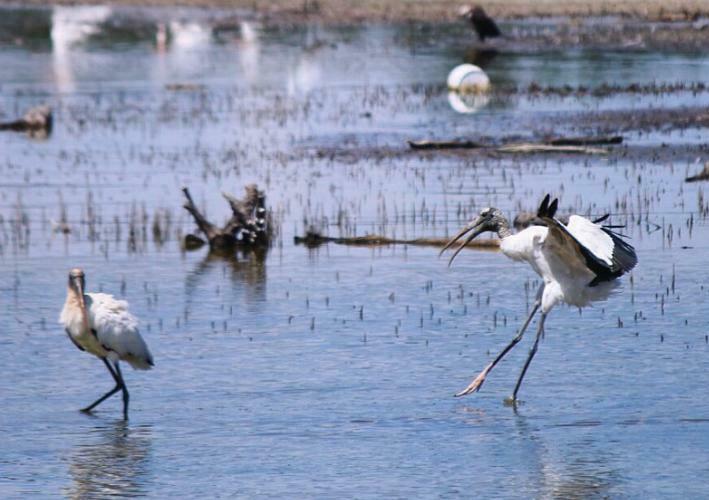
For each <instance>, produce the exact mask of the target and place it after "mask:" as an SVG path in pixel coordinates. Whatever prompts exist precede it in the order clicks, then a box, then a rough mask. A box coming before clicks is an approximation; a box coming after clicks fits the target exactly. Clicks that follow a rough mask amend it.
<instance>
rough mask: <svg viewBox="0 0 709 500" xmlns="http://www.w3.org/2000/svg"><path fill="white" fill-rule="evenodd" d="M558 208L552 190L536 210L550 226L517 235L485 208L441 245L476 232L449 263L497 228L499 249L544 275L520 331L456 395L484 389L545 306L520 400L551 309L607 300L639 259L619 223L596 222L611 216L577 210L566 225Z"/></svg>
mask: <svg viewBox="0 0 709 500" xmlns="http://www.w3.org/2000/svg"><path fill="white" fill-rule="evenodd" d="M557 207H558V200H556V199H555V200H554V201H552V202H551V203H550V202H549V195H547V196H546V197H545V198H544V200H543V201H542V203H541V205H540V207H539V210H538V211H537V217H538V219H539V223H540V224H544V225H545V226H546V227H544V226H542V225H533V226H529V227H527V228H526V229H524V230H523V231H520V232H518V233H516V234H512V231H511V230H510V224H509V222H508V221H507V219H506V218H505V217H504V215H503V214H502V212H500V211H499V210H498V209H496V208H485V209H483V210H482V211H481V212H480V215H479V216H478V217H477V218H476V219H475V220H473V221H472V222H470V223H469V224H468V225H467V226H465V227H464V228H463V229H462V230H461V231H460V232H459V233H458V234H457V235H456V236H455V237H454V238H453V239H452V240H451V241H450V242H449V243H448V244H447V245H446V246H445V247H444V248H443V250H441V253H443V252H444V251H445V250H446V249H448V248H450V247H451V246H452V245H453V244H454V243H455V242H456V241H458V240H459V239H461V238H462V237H463V236H464V235H466V234H467V233H469V232H471V231H472V233H471V234H470V235H469V236H468V237H467V238H466V239H465V240H464V241H463V243H461V245H460V247H459V248H458V249H456V251H455V253H454V254H453V256H452V257H451V259H450V261H449V265H450V264H451V263H452V262H453V259H455V257H456V256H457V255H458V253H459V252H460V251H461V250H462V248H463V247H465V245H467V244H468V243H469V242H470V241H472V240H473V238H475V237H476V236H478V235H479V234H481V233H484V232H485V231H492V232H495V233H497V235H498V236H499V237H500V239H501V242H500V250H501V251H502V253H503V254H505V255H506V256H507V257H509V258H510V259H512V260H515V261H522V262H526V263H527V264H529V265H530V266H531V267H532V269H534V271H535V272H536V273H537V274H538V275H539V276H541V278H542V284H541V285H540V287H539V290H538V291H537V295H536V299H535V302H534V306H533V307H532V311H531V313H530V314H529V317H528V318H527V319H526V321H525V322H524V324H523V325H522V327H521V328H520V330H519V332H518V333H517V336H516V337H515V338H513V339H512V341H511V342H510V343H509V344H508V345H507V347H505V348H504V349H503V350H502V352H500V354H498V356H497V357H496V358H495V359H494V360H493V361H492V362H491V363H489V364H488V365H487V366H486V367H485V368H484V369H483V370H482V371H481V372H480V374H479V375H478V376H477V377H475V379H473V381H472V382H471V383H470V385H468V387H466V388H465V389H463V390H462V391H461V392H459V393H458V394H456V396H465V395H466V394H470V393H472V392H476V391H478V390H480V388H481V387H482V385H483V383H484V382H485V378H486V377H487V375H488V374H489V373H490V371H491V370H492V369H493V368H494V367H495V365H497V363H499V362H500V360H501V359H502V358H503V357H504V356H505V355H506V354H507V353H508V352H509V351H510V349H512V348H513V347H514V346H515V345H516V344H517V343H518V342H519V341H520V340H521V339H522V336H523V335H524V332H525V330H526V329H527V327H528V326H529V324H530V323H531V321H532V318H533V317H534V315H535V314H536V313H537V311H538V310H539V309H540V308H541V311H542V314H541V318H540V319H539V324H538V327H537V337H536V339H535V341H534V345H533V346H532V349H531V350H530V351H529V355H528V357H527V361H526V362H525V364H524V366H523V368H522V372H521V374H520V376H519V378H518V379H517V384H516V385H515V388H514V392H513V393H512V396H511V398H510V401H511V402H513V403H514V402H516V401H517V393H518V391H519V388H520V385H521V384H522V379H523V378H524V375H525V373H526V372H527V368H528V367H529V364H530V363H531V361H532V358H533V357H534V355H535V353H536V352H537V346H538V344H539V339H540V337H541V336H542V334H543V332H544V321H545V320H546V317H547V315H548V314H549V311H551V309H552V308H553V307H554V306H555V305H556V304H559V303H566V304H569V305H573V306H577V307H584V306H586V305H588V304H590V303H592V302H595V301H599V300H605V299H606V298H608V296H609V295H610V294H611V292H612V291H613V290H614V289H615V288H616V287H617V286H618V284H619V283H618V278H619V277H620V276H622V275H623V274H625V273H626V272H628V271H630V270H631V269H633V267H635V265H636V264H637V262H638V258H637V256H636V255H635V250H634V249H633V247H632V246H630V245H629V244H628V243H626V242H625V241H623V239H622V237H621V235H619V234H617V233H615V232H613V231H612V230H611V228H612V227H617V226H601V225H599V224H597V222H601V221H603V220H605V218H606V217H607V216H606V217H602V218H601V219H596V221H590V220H588V219H586V218H584V217H580V216H578V215H572V216H570V217H569V219H568V223H567V224H563V223H562V222H561V221H559V219H557V218H555V214H556V209H557Z"/></svg>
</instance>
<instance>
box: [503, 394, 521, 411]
mask: <svg viewBox="0 0 709 500" xmlns="http://www.w3.org/2000/svg"><path fill="white" fill-rule="evenodd" d="M503 402H504V403H505V406H513V407H515V408H517V407H518V406H519V405H521V404H522V401H520V400H519V399H517V397H516V396H508V397H506V398H505V399H504V401H503Z"/></svg>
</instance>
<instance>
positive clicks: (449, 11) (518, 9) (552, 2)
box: [0, 0, 709, 25]
mask: <svg viewBox="0 0 709 500" xmlns="http://www.w3.org/2000/svg"><path fill="white" fill-rule="evenodd" d="M96 3H97V2H96V1H94V0H25V1H23V2H18V1H17V0H9V1H8V0H0V6H5V7H40V6H52V5H96ZM468 3H469V2H464V1H453V0H432V1H426V0H417V1H406V2H400V1H395V0H363V1H357V2H354V1H351V0H273V1H268V2H266V1H258V0H113V1H110V2H105V4H106V5H110V6H114V7H136V8H139V7H158V8H173V7H193V8H198V9H204V10H220V11H221V14H220V15H226V16H230V15H242V16H243V15H250V16H255V17H258V18H260V19H261V20H263V21H267V22H276V23H278V22H284V23H298V22H321V23H325V24H329V25H339V24H351V23H361V22H381V21H386V22H403V21H425V22H439V21H456V20H459V15H458V12H459V9H460V8H461V6H464V5H467V4H468ZM484 6H485V9H486V10H487V11H488V12H489V14H490V15H491V16H494V17H495V18H498V19H502V20H504V19H520V18H529V17H553V16H564V17H569V18H572V19H574V20H575V22H582V21H583V20H584V19H585V18H588V17H599V16H621V17H623V18H630V19H636V20H643V21H648V22H697V21H698V20H701V19H702V18H706V17H708V16H709V2H706V1H703V0H673V1H669V2H667V1H658V0H648V1H645V0H626V1H624V2H612V1H608V0H591V1H580V0H573V1H561V0H540V1H536V2H521V1H518V0H487V1H486V2H485V3H484Z"/></svg>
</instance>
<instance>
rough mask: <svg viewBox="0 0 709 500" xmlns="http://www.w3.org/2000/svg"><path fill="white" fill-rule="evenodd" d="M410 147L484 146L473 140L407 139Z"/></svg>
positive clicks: (450, 147)
mask: <svg viewBox="0 0 709 500" xmlns="http://www.w3.org/2000/svg"><path fill="white" fill-rule="evenodd" d="M407 142H408V143H409V146H410V147H411V149H477V148H483V147H485V146H484V145H483V144H480V143H479V142H475V141H466V140H455V139H454V140H450V141H407Z"/></svg>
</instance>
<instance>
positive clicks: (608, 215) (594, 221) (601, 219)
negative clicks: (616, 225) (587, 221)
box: [591, 214, 611, 224]
mask: <svg viewBox="0 0 709 500" xmlns="http://www.w3.org/2000/svg"><path fill="white" fill-rule="evenodd" d="M610 216H611V214H605V215H601V216H600V217H599V218H597V219H593V220H592V221H591V222H593V223H594V224H600V223H601V222H604V221H606V220H608V217H610Z"/></svg>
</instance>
